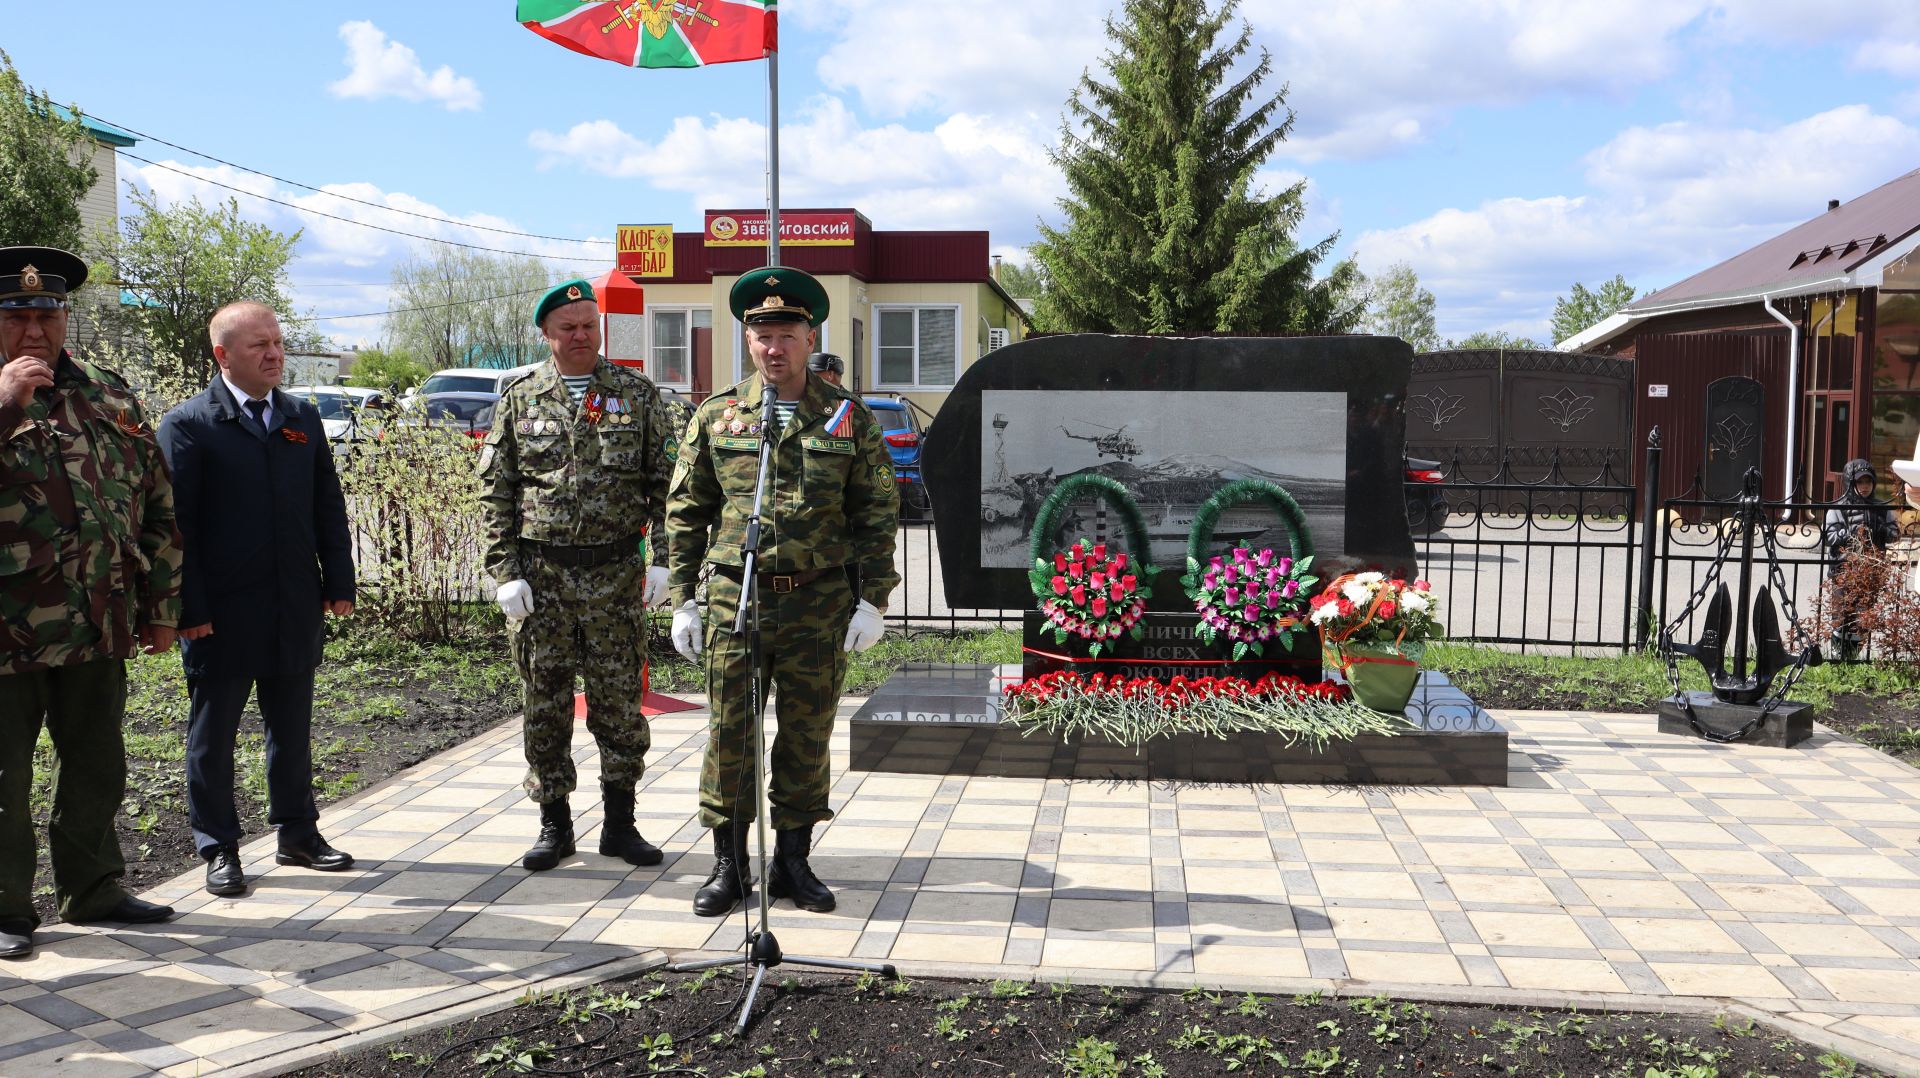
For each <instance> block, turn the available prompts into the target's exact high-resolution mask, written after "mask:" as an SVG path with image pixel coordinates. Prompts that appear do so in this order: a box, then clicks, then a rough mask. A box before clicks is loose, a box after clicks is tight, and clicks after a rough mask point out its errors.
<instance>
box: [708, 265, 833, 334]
mask: <svg viewBox="0 0 1920 1078" xmlns="http://www.w3.org/2000/svg"><path fill="white" fill-rule="evenodd" d="M727 305H728V306H730V307H732V308H733V316H734V317H735V318H738V319H739V320H740V321H742V322H744V323H746V324H748V325H751V324H753V323H755V322H805V323H806V324H808V325H809V326H817V325H819V324H820V323H822V322H824V321H826V320H827V290H826V289H825V288H823V287H821V285H820V282H819V281H817V280H815V279H814V276H813V274H811V273H808V272H807V271H806V270H797V269H794V268H793V267H792V266H762V267H760V268H759V269H757V270H749V271H748V272H747V273H745V274H743V275H742V276H741V277H740V279H739V280H737V281H735V282H733V291H731V292H730V293H728V295H727Z"/></svg>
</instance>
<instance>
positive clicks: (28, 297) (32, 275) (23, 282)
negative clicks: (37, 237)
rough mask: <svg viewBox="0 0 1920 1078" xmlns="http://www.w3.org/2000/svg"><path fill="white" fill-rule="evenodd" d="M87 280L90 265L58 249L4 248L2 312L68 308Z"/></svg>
mask: <svg viewBox="0 0 1920 1078" xmlns="http://www.w3.org/2000/svg"><path fill="white" fill-rule="evenodd" d="M86 280H87V264H86V262H84V261H83V260H81V258H80V257H79V256H78V255H74V254H70V253H68V252H66V251H62V250H61V249H59V248H58V247H3V248H0V309H4V310H20V309H23V308H28V307H41V308H54V307H61V306H65V305H66V302H67V293H69V292H71V291H73V290H74V289H76V288H79V287H80V286H81V285H82V284H85V283H86Z"/></svg>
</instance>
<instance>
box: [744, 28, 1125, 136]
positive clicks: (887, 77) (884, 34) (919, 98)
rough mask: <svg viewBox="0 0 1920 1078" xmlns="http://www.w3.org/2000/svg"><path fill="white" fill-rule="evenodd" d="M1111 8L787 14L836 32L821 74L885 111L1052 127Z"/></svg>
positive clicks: (1094, 56)
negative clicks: (1031, 122) (1032, 121)
mask: <svg viewBox="0 0 1920 1078" xmlns="http://www.w3.org/2000/svg"><path fill="white" fill-rule="evenodd" d="M1111 8H1112V5H1111V4H1110V3H1109V2H1108V0H1059V2H1056V3H1050V4H1045V5H1041V6H1037V7H1024V8H956V7H954V6H952V5H948V4H929V3H897V2H894V0H819V2H817V3H809V4H805V5H800V4H796V5H794V10H793V12H791V13H789V12H788V11H786V10H784V9H783V10H782V11H781V18H782V19H787V18H793V17H799V18H801V19H802V20H803V21H802V22H801V23H800V25H802V26H805V27H807V28H809V29H813V30H818V31H821V32H823V33H827V34H830V35H831V36H832V38H833V43H832V44H831V45H830V46H828V47H827V49H826V50H825V51H824V52H823V53H822V54H821V55H820V59H819V62H818V63H817V65H816V70H817V73H818V75H819V77H820V80H821V82H822V83H824V84H825V85H826V86H827V87H828V88H829V89H832V90H836V91H849V92H851V93H852V94H853V95H855V96H857V97H858V98H859V100H860V103H861V104H862V105H863V106H864V107H865V108H867V109H869V110H872V111H873V112H874V113H875V114H876V115H880V116H884V117H897V116H903V115H906V114H908V113H910V112H913V111H915V110H925V111H926V112H928V113H930V114H940V115H947V114H952V113H957V112H966V113H986V114H992V115H994V116H997V117H1011V118H1017V119H1023V120H1024V119H1039V120H1041V121H1043V122H1044V123H1045V124H1046V125H1047V126H1048V127H1052V126H1054V125H1056V124H1057V123H1058V121H1059V117H1060V112H1061V109H1062V107H1063V106H1064V105H1065V103H1066V99H1067V94H1068V92H1069V91H1070V90H1072V89H1073V86H1074V83H1075V82H1076V80H1078V79H1079V77H1080V72H1081V70H1082V69H1083V68H1086V67H1089V66H1093V67H1098V63H1099V57H1100V54H1101V51H1102V49H1103V48H1104V47H1105V46H1106V45H1107V44H1108V41H1107V38H1106V37H1105V35H1104V34H1103V33H1102V31H1101V24H1102V21H1103V20H1104V19H1105V17H1106V15H1107V13H1108V11H1109V10H1111ZM803 12H804V14H802V13H803Z"/></svg>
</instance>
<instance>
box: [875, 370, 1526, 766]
mask: <svg viewBox="0 0 1920 1078" xmlns="http://www.w3.org/2000/svg"><path fill="white" fill-rule="evenodd" d="M1411 363H1412V351H1411V349H1410V348H1409V347H1408V346H1407V345H1406V344H1405V342H1403V341H1400V340H1399V339H1397V338H1392V337H1364V336H1353V337H1303V338H1253V337H1208V338H1178V337H1117V336H1101V335H1092V334H1077V335H1067V336H1057V337H1043V338H1038V339H1035V340H1030V341H1025V342H1022V343H1020V344H1016V345H1013V346H1010V347H1007V348H1002V349H999V350H997V351H995V352H993V353H992V354H990V355H988V356H986V357H985V358H983V359H982V360H981V361H980V362H978V363H976V364H974V365H973V366H972V367H970V368H968V369H967V371H966V372H965V373H964V374H963V375H962V376H961V378H960V381H959V383H958V384H957V385H956V386H955V387H954V390H953V392H952V393H951V394H949V395H948V397H947V400H946V403H945V404H943V405H942V406H941V409H940V413H939V415H938V416H937V417H936V418H935V421H934V423H933V424H932V426H931V427H930V429H929V430H928V433H927V440H926V443H925V445H926V448H925V452H924V454H923V458H922V459H923V464H922V467H923V474H924V475H925V477H926V482H927V488H928V491H929V493H930V494H931V496H932V499H933V510H934V524H935V534H936V539H937V542H938V545H939V550H940V560H941V565H942V569H943V572H944V583H945V589H946V596H947V601H948V602H949V603H950V604H951V605H953V606H955V607H981V608H1000V609H1025V610H1027V611H1028V614H1027V617H1026V619H1025V626H1024V628H1025V632H1024V633H1023V647H1024V656H1023V658H1024V661H1023V663H1022V664H1021V666H1019V667H1011V668H995V667H979V666H916V667H907V668H903V669H902V670H901V671H900V672H899V673H898V674H896V675H895V676H894V677H893V678H892V679H891V680H889V681H888V682H887V683H886V684H885V685H884V686H882V688H881V689H880V691H879V692H877V693H875V694H874V696H873V697H872V698H871V699H870V700H869V701H868V702H867V703H866V705H865V706H863V707H862V708H861V709H860V711H859V713H858V714H856V715H855V717H854V720H853V724H852V740H853V766H854V767H856V768H861V769H869V770H887V771H909V772H915V773H931V774H981V775H1048V776H1052V777H1068V776H1071V777H1098V778H1108V777H1125V776H1135V777H1142V778H1154V779H1172V780H1187V781H1210V782H1371V783H1404V784H1463V783H1465V784H1476V785H1505V784H1506V781H1507V772H1506V767H1507V732H1506V730H1505V729H1504V728H1502V727H1501V726H1500V725H1499V724H1498V723H1497V722H1496V721H1494V719H1493V718H1492V717H1491V716H1490V715H1488V714H1487V712H1485V711H1484V710H1482V709H1480V708H1479V707H1478V706H1477V705H1475V704H1474V703H1473V701H1472V700H1470V699H1468V698H1467V697H1466V695H1465V694H1464V693H1461V692H1460V691H1459V690H1458V689H1456V688H1454V687H1453V686H1452V685H1451V684H1449V683H1448V682H1447V679H1446V678H1445V676H1444V675H1440V674H1436V673H1432V672H1428V673H1426V674H1424V675H1423V681H1422V685H1421V688H1420V689H1419V690H1418V691H1417V692H1416V696H1415V701H1414V703H1413V704H1412V705H1410V706H1409V707H1408V709H1407V715H1408V719H1409V727H1408V729H1407V731H1406V732H1405V733H1403V734H1396V735H1394V736H1391V737H1385V736H1373V737H1368V738H1361V739H1357V740H1355V741H1353V742H1341V743H1338V744H1333V745H1328V746H1326V747H1324V748H1322V749H1319V750H1313V749H1310V748H1308V747H1307V746H1305V745H1300V744H1296V745H1293V746H1287V745H1285V744H1284V741H1283V739H1281V738H1278V737H1277V736H1276V737H1265V736H1255V735H1243V736H1242V737H1239V738H1236V739H1231V740H1223V739H1209V738H1202V737H1199V736H1197V735H1196V736H1195V737H1192V738H1186V737H1175V738H1165V739H1156V740H1155V741H1153V742H1150V743H1149V744H1148V745H1147V746H1145V747H1144V748H1138V749H1137V748H1134V747H1132V746H1127V745H1114V744H1103V743H1099V742H1095V741H1082V742H1077V743H1071V744H1069V743H1061V742H1059V741H1057V739H1053V738H1050V737H1047V736H1045V735H1041V734H1034V735H1032V736H1025V735H1023V733H1022V731H1021V730H1019V729H1018V728H1016V727H1015V726H1014V725H1013V724H1011V723H1008V722H1004V721H1003V718H1004V716H1003V714H1002V710H1001V703H1000V700H1001V693H1002V691H1003V690H1004V688H1005V687H1006V685H1007V684H1009V683H1011V682H1012V681H1016V680H1018V679H1020V678H1021V677H1030V676H1035V675H1038V674H1041V673H1046V672H1049V671H1052V670H1061V669H1073V670H1078V671H1081V672H1084V673H1093V672H1096V671H1097V672H1099V673H1102V674H1119V675H1121V676H1125V677H1156V678H1161V679H1166V678H1172V677H1174V676H1180V675H1184V676H1187V677H1190V678H1192V677H1204V676H1225V675H1231V676H1237V677H1244V678H1248V679H1258V678H1259V677H1260V676H1261V675H1263V674H1266V673H1268V672H1278V673H1282V674H1288V675H1291V676H1294V677H1298V678H1301V679H1302V680H1305V681H1308V682H1313V681H1318V680H1320V679H1321V678H1322V676H1323V668H1322V663H1321V654H1320V640H1319V636H1318V633H1317V632H1316V631H1315V630H1313V629H1311V628H1310V627H1309V628H1306V629H1303V630H1302V631H1300V632H1298V633H1297V634H1295V636H1294V637H1293V640H1292V642H1291V643H1290V644H1289V645H1285V646H1283V645H1280V644H1279V643H1277V642H1273V643H1269V644H1268V646H1267V648H1266V651H1265V654H1263V655H1259V656H1254V655H1247V656H1244V657H1243V658H1242V659H1240V660H1238V661H1229V660H1230V659H1231V645H1230V644H1227V643H1226V642H1225V641H1224V640H1222V641H1218V642H1215V643H1208V642H1206V641H1205V640H1203V639H1201V638H1200V637H1199V636H1198V635H1197V633H1196V629H1197V628H1198V617H1197V615H1196V614H1195V612H1194V610H1193V605H1192V602H1191V601H1190V600H1189V599H1188V598H1187V596H1186V594H1185V593H1184V592H1183V591H1182V590H1181V585H1180V575H1181V573H1182V572H1184V571H1185V568H1186V556H1187V541H1188V533H1189V531H1190V529H1191V528H1192V525H1193V521H1194V519H1195V515H1196V513H1197V511H1198V510H1199V508H1200V507H1201V505H1202V503H1204V502H1205V501H1206V500H1207V499H1208V498H1209V497H1211V496H1212V495H1213V494H1214V493H1215V492H1216V491H1218V490H1219V489H1220V488H1221V487H1223V486H1225V485H1226V484H1227V483H1229V482H1232V481H1234V480H1238V479H1250V478H1251V479H1261V480H1266V481H1268V482H1271V483H1273V484H1276V485H1278V486H1280V487H1282V488H1283V489H1285V490H1286V491H1287V493H1288V494H1289V495H1290V496H1291V497H1292V498H1293V499H1294V500H1295V501H1296V502H1297V503H1298V504H1299V506H1300V509H1301V512H1302V515H1303V516H1304V518H1305V521H1306V524H1307V527H1308V530H1309V531H1310V532H1311V541H1312V548H1313V552H1314V555H1315V562H1314V570H1315V572H1316V573H1317V575H1318V576H1319V577H1320V578H1321V580H1322V581H1326V580H1331V579H1332V578H1333V577H1335V576H1337V575H1338V574H1340V573H1342V572H1346V571H1350V570H1355V569H1361V568H1380V569H1401V570H1406V571H1408V572H1409V573H1411V572H1412V571H1413V570H1414V569H1415V563H1414V558H1413V540H1412V537H1411V535H1410V533H1409V530H1408V527H1407V518H1406V503H1405V497H1404V494H1403V487H1404V483H1405V476H1404V464H1403V446H1404V439H1405V423H1406V396H1407V377H1408V372H1409V370H1410V368H1411ZM1081 474H1094V475H1101V476H1106V477H1108V478H1111V479H1114V480H1116V481H1118V482H1119V483H1120V484H1122V485H1123V486H1124V487H1125V488H1126V489H1127V491H1128V493H1129V495H1130V496H1131V497H1132V499H1133V500H1134V502H1135V504H1136V505H1138V507H1139V509H1140V515H1141V518H1142V520H1143V522H1144V524H1145V527H1146V532H1147V536H1148V546H1149V550H1148V551H1147V552H1146V553H1145V555H1144V556H1145V557H1146V558H1148V559H1150V560H1151V562H1152V563H1153V564H1154V565H1155V566H1156V567H1157V568H1158V569H1159V570H1160V572H1159V575H1158V578H1157V579H1156V581H1155V582H1154V585H1153V589H1152V593H1151V597H1150V601H1149V613H1148V615H1147V617H1146V618H1145V620H1144V621H1143V622H1142V629H1143V632H1142V638H1141V639H1139V640H1133V639H1131V638H1129V637H1122V638H1121V639H1120V640H1118V641H1110V642H1109V643H1108V644H1107V645H1106V646H1105V648H1104V649H1103V651H1102V653H1101V655H1100V656H1099V657H1098V659H1097V660H1094V657H1092V656H1090V655H1089V654H1088V649H1087V647H1086V643H1085V642H1084V641H1081V640H1078V639H1069V641H1068V642H1066V643H1064V644H1063V643H1059V642H1057V641H1056V640H1055V638H1054V637H1053V636H1052V635H1046V636H1042V635H1041V633H1040V628H1041V618H1040V615H1039V614H1038V613H1037V612H1036V611H1035V610H1034V609H1033V607H1034V599H1033V595H1032V592H1031V590H1030V584H1029V581H1028V578H1027V570H1028V569H1029V568H1031V561H1030V560H1029V559H1030V557H1031V555H1030V553H1029V549H1028V547H1029V538H1030V532H1031V530H1032V527H1033V524H1034V521H1035V519H1036V517H1037V516H1038V514H1039V511H1040V507H1041V505H1042V503H1043V502H1045V501H1046V500H1047V497H1048V495H1049V494H1051V493H1052V492H1053V490H1054V488H1055V487H1056V486H1058V485H1059V484H1060V483H1061V482H1063V481H1064V480H1066V479H1068V478H1069V477H1071V476H1075V475H1081ZM1059 532H1060V534H1059V536H1058V537H1057V540H1056V541H1057V547H1064V546H1065V545H1066V544H1067V543H1069V542H1072V541H1073V540H1075V539H1078V538H1083V537H1084V538H1089V539H1092V540H1094V541H1096V542H1098V541H1105V540H1113V541H1121V537H1122V536H1123V535H1124V534H1125V528H1124V526H1123V524H1122V522H1121V521H1120V520H1119V519H1118V515H1117V514H1113V513H1109V512H1108V510H1107V508H1106V507H1105V506H1104V505H1103V504H1100V503H1097V502H1093V501H1089V502H1088V503H1086V504H1085V505H1084V507H1081V506H1076V507H1075V509H1074V511H1073V512H1070V513H1069V514H1068V516H1067V519H1066V521H1065V522H1064V523H1063V524H1062V526H1061V527H1060V529H1059ZM1050 538H1053V537H1050ZM1043 545H1045V543H1043ZM1233 546H1246V547H1272V548H1275V549H1279V550H1285V549H1286V547H1287V524H1286V522H1285V521H1283V520H1281V519H1280V518H1279V517H1278V515H1276V514H1275V513H1274V512H1273V510H1272V509H1271V508H1269V507H1267V506H1264V505H1260V504H1248V505H1245V506H1240V507H1236V508H1232V509H1229V510H1228V511H1227V512H1225V513H1224V514H1222V515H1221V517H1220V518H1219V521H1218V523H1217V524H1216V526H1215V528H1214V533H1213V550H1212V552H1213V553H1218V552H1220V551H1223V550H1225V549H1228V548H1230V547H1233ZM1057 547H1056V548H1057ZM1130 553H1131V554H1132V555H1133V557H1134V558H1135V560H1136V561H1139V560H1140V559H1141V557H1142V554H1141V553H1140V552H1138V551H1130ZM1090 660H1094V661H1090Z"/></svg>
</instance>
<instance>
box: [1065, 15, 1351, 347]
mask: <svg viewBox="0 0 1920 1078" xmlns="http://www.w3.org/2000/svg"><path fill="white" fill-rule="evenodd" d="M1237 7H1238V0H1223V2H1222V3H1221V4H1220V7H1219V10H1217V11H1213V10H1209V4H1208V3H1207V0H1125V3H1124V6H1123V8H1122V10H1121V12H1120V14H1119V15H1118V16H1117V17H1110V18H1108V20H1107V27H1106V30H1107V36H1108V37H1109V38H1111V39H1112V40H1113V43H1114V45H1113V48H1111V49H1110V50H1109V51H1108V52H1107V53H1106V55H1105V56H1104V57H1103V59H1102V64H1103V66H1104V67H1105V68H1106V71H1107V73H1108V74H1109V75H1110V76H1111V78H1112V81H1111V82H1102V81H1099V80H1097V79H1095V78H1094V77H1093V76H1092V75H1091V74H1086V75H1082V76H1081V79H1080V84H1079V86H1078V87H1077V88H1076V89H1075V90H1074V92H1073V94H1072V95H1071V96H1070V97H1069V98H1068V100H1067V110H1068V111H1067V116H1066V117H1065V119H1064V120H1063V122H1062V130H1061V144H1060V146H1059V147H1058V148H1057V149H1055V150H1054V151H1053V155H1052V156H1053V160H1054V162H1055V163H1056V164H1058V165H1059V166H1060V168H1061V171H1062V172H1063V173H1064V174H1065V176H1066V180H1067V186H1068V188H1069V189H1070V191H1071V192H1072V195H1071V197H1069V198H1065V199H1062V200H1061V201H1060V208H1061V209H1062V210H1063V211H1064V212H1065V214H1066V222H1065V225H1064V226H1063V227H1062V228H1059V229H1054V228H1051V227H1049V226H1048V225H1046V224H1045V223H1044V222H1042V223H1041V225H1040V236H1041V238H1040V240H1039V241H1038V242H1036V243H1035V244H1034V245H1033V247H1032V251H1033V254H1034V256H1035V257H1036V259H1037V261H1038V263H1039V267H1040V269H1041V272H1042V274H1043V276H1044V278H1045V280H1046V284H1047V288H1046V291H1045V292H1044V294H1043V295H1042V297H1041V300H1040V305H1039V312H1038V313H1039V321H1040V323H1041V324H1042V326H1043V327H1044V328H1046V329H1049V330H1056V331H1083V332H1106V333H1205V332H1227V333H1343V332H1346V331H1347V330H1349V329H1351V328H1353V326H1354V325H1355V324H1356V323H1357V322H1358V321H1359V320H1360V317H1361V316H1362V314H1363V313H1364V306H1363V303H1364V300H1363V297H1362V296H1360V295H1358V292H1359V285H1360V281H1361V278H1360V274H1359V270H1358V269H1357V268H1356V267H1355V266H1354V265H1353V263H1352V261H1351V260H1348V261H1343V262H1340V263H1338V264H1336V265H1334V266H1333V267H1332V269H1331V270H1330V271H1328V272H1327V273H1326V275H1325V276H1324V277H1323V278H1319V279H1316V277H1315V272H1316V270H1318V269H1319V267H1320V264H1321V263H1322V261H1323V260H1325V258H1326V257H1327V255H1328V253H1329V252H1330V251H1331V250H1332V249H1333V245H1334V242H1335V241H1336V240H1337V239H1338V238H1339V236H1338V234H1337V233H1336V234H1335V235H1333V236H1329V237H1327V238H1325V239H1323V240H1320V241H1319V242H1317V243H1312V244H1307V245H1302V244H1301V243H1300V242H1298V241H1296V239H1295V238H1294V232H1295V230H1296V229H1298V228H1299V225H1300V220H1301V217H1302V216H1303V215H1304V214H1305V204H1304V195H1305V191H1306V182H1305V181H1304V180H1303V181H1301V182H1299V183H1296V184H1294V185H1292V186H1291V187H1288V188H1287V189H1285V190H1283V191H1281V192H1279V193H1277V194H1269V193H1267V192H1265V191H1261V190H1258V189H1256V187H1255V172H1256V171H1257V170H1258V169H1259V168H1260V166H1261V165H1262V164H1263V163H1264V162H1265V161H1266V160H1267V158H1268V157H1269V156H1270V155H1272V153H1273V151H1274V148H1275V147H1277V146H1278V145H1279V144H1280V142H1281V141H1283V140H1284V139H1285V138H1286V136H1287V131H1288V130H1289V129H1290V128H1291V127H1292V126H1293V119H1294V116H1293V112H1292V110H1291V109H1288V108H1287V107H1286V87H1285V86H1282V87H1281V89H1280V91H1279V92H1278V93H1275V94H1273V95H1272V96H1271V97H1267V98H1265V99H1264V100H1261V99H1259V98H1258V97H1256V94H1257V93H1258V91H1259V88H1260V84H1261V82H1263V81H1264V80H1265V79H1266V77H1267V75H1268V74H1269V73H1270V72H1271V69H1272V59H1271V57H1270V56H1268V55H1267V53H1266V51H1265V50H1262V51H1261V53H1260V60H1259V63H1257V64H1255V65H1254V67H1253V68H1252V70H1250V71H1248V72H1246V73H1245V74H1244V75H1243V76H1241V77H1240V78H1239V79H1238V80H1237V81H1235V82H1233V83H1232V84H1231V85H1227V84H1226V83H1227V79H1228V77H1229V76H1230V75H1231V74H1232V73H1233V68H1234V65H1235V62H1236V61H1237V60H1238V59H1239V58H1240V57H1241V56H1243V55H1244V54H1246V52H1247V50H1248V49H1249V47H1250V46H1251V43H1252V36H1253V31H1252V29H1251V28H1250V27H1249V26H1247V25H1246V24H1245V23H1244V22H1243V23H1241V24H1240V26H1239V31H1238V33H1237V34H1235V35H1233V37H1232V40H1231V41H1230V43H1228V44H1226V45H1224V46H1222V47H1218V48H1216V40H1217V39H1219V38H1220V36H1221V33H1222V31H1223V30H1227V29H1228V28H1229V26H1230V24H1231V23H1232V22H1233V15H1234V11H1235V10H1236V8H1237Z"/></svg>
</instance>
